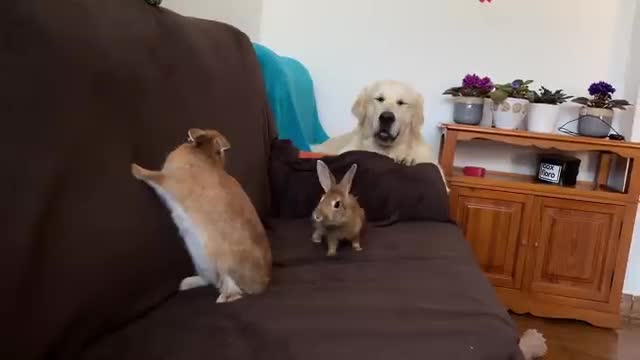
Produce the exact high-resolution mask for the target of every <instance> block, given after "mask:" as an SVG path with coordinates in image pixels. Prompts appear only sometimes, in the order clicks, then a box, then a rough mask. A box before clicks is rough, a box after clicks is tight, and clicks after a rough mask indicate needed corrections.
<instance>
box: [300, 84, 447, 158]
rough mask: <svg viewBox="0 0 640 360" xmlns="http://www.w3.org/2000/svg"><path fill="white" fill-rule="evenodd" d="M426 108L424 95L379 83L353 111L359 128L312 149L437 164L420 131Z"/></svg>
mask: <svg viewBox="0 0 640 360" xmlns="http://www.w3.org/2000/svg"><path fill="white" fill-rule="evenodd" d="M423 109H424V100H423V98H422V95H420V93H418V92H417V91H416V90H414V89H413V88H412V87H410V86H409V85H407V84H404V83H402V82H399V81H393V80H382V81H377V82H375V83H373V84H371V85H369V86H367V87H365V88H364V89H363V90H362V91H361V92H360V95H359V96H358V98H357V99H356V101H355V103H354V104H353V107H352V108H351V112H352V113H353V115H354V116H355V117H356V118H357V119H358V125H357V127H356V128H355V129H354V130H353V131H351V132H350V133H347V134H344V135H341V136H337V137H334V138H331V139H329V140H327V141H326V142H324V143H322V144H319V145H315V146H313V147H312V150H313V151H315V152H321V153H326V154H341V153H344V152H347V151H352V150H364V151H372V152H376V153H379V154H383V155H386V156H389V157H390V158H392V159H394V160H395V161H397V162H402V163H405V164H407V165H414V164H419V163H426V162H435V161H436V158H435V156H434V154H433V151H432V150H431V148H430V147H429V145H427V144H426V143H425V141H424V139H423V137H422V134H421V132H420V130H421V128H422V125H423V124H424V110H423Z"/></svg>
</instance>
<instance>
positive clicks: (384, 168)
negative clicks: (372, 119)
mask: <svg viewBox="0 0 640 360" xmlns="http://www.w3.org/2000/svg"><path fill="white" fill-rule="evenodd" d="M322 161H324V162H325V163H326V164H327V166H329V168H330V169H331V172H332V173H333V174H334V176H335V177H336V179H337V180H338V181H339V180H340V179H342V176H344V174H345V173H346V172H347V170H349V168H350V167H351V165H352V164H354V163H355V164H358V171H357V172H356V176H355V178H354V180H353V186H352V190H351V192H352V193H353V195H354V196H356V197H357V198H358V202H359V203H360V206H362V208H363V209H364V210H365V212H366V214H367V219H368V220H371V221H388V220H432V221H450V217H449V196H448V195H447V189H446V188H445V186H444V182H443V180H442V175H441V173H440V170H439V169H438V167H437V166H436V165H434V164H419V165H416V166H405V165H401V164H397V163H395V162H394V161H393V160H392V159H390V158H389V157H387V156H384V155H380V154H376V153H372V152H365V151H351V152H348V153H345V154H342V155H339V156H333V157H324V158H323V159H322ZM316 162H317V160H316V159H301V158H299V157H298V149H296V148H295V147H294V146H293V145H292V144H291V142H290V141H288V140H279V141H277V142H275V143H274V146H273V151H272V156H271V168H270V171H271V173H270V177H271V188H272V194H273V201H272V205H273V214H274V215H276V216H279V217H282V218H291V219H299V218H309V217H310V216H311V212H312V211H313V209H314V208H315V207H316V206H317V205H318V201H319V199H320V196H321V194H322V193H323V190H322V187H321V186H320V182H319V180H318V175H317V170H316Z"/></svg>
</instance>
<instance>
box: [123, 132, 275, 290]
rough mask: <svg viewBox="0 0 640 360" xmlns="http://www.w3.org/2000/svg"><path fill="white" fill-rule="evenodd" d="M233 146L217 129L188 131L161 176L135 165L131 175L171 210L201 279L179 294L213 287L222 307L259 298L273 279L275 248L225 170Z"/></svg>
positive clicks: (189, 282) (187, 283)
mask: <svg viewBox="0 0 640 360" xmlns="http://www.w3.org/2000/svg"><path fill="white" fill-rule="evenodd" d="M229 147H230V145H229V142H228V141H227V139H226V138H225V137H224V136H222V134H220V133H219V132H218V131H216V130H200V129H191V130H189V141H188V142H187V143H185V144H182V145H180V146H179V147H178V148H177V149H175V150H174V151H172V152H171V153H170V154H169V155H168V156H167V158H166V160H165V163H164V165H163V167H162V170H161V171H150V170H146V169H143V168H141V167H140V166H138V165H136V164H132V165H131V172H132V174H133V176H135V177H136V178H137V179H140V180H143V181H145V182H146V183H147V184H149V185H150V186H151V187H152V188H153V189H154V190H155V191H156V192H157V193H158V195H159V196H160V197H161V198H162V199H163V200H164V203H165V204H166V206H167V207H168V208H169V209H170V210H171V215H172V217H173V220H174V222H175V223H176V225H177V226H178V228H179V230H180V234H181V235H182V238H183V239H184V242H185V244H186V247H187V250H188V251H189V254H190V255H191V258H192V260H193V263H194V266H195V270H196V274H197V276H192V277H188V278H186V279H184V280H183V281H182V283H181V284H180V290H186V289H190V288H194V287H198V286H205V285H208V284H213V285H214V286H216V287H217V288H218V290H219V291H220V296H219V297H218V300H217V302H230V301H234V300H237V299H239V298H241V297H242V295H243V294H257V293H260V292H262V291H263V290H264V289H265V288H266V287H267V285H268V283H269V280H270V277H271V249H270V246H269V241H268V239H267V235H266V232H265V230H264V228H263V226H262V223H261V222H260V219H259V218H258V214H257V213H256V210H255V208H254V207H253V205H252V204H251V201H250V200H249V197H248V196H247V195H246V194H245V192H244V190H243V189H242V187H241V185H240V184H239V183H238V182H237V181H236V180H235V179H234V178H233V177H232V176H230V175H229V174H227V172H226V171H225V170H224V162H225V161H224V152H225V151H226V150H227V149H229Z"/></svg>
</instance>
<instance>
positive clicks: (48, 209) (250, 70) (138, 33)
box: [0, 0, 274, 359]
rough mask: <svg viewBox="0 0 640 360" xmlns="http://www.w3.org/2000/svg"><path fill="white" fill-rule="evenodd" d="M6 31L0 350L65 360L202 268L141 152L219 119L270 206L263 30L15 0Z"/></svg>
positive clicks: (147, 12)
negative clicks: (260, 47) (256, 37)
mask: <svg viewBox="0 0 640 360" xmlns="http://www.w3.org/2000/svg"><path fill="white" fill-rule="evenodd" d="M0 34H2V35H1V40H0V59H1V60H0V62H1V64H2V66H1V70H0V71H1V73H2V76H0V119H2V124H3V129H2V131H0V146H1V149H2V151H1V152H0V159H1V165H2V166H1V167H2V171H3V173H2V176H1V177H0V199H1V201H2V206H1V207H0V218H1V219H2V228H3V229H2V230H3V233H2V235H3V236H2V238H1V239H0V241H1V242H2V247H1V249H0V250H1V251H0V274H1V276H2V281H0V290H2V291H1V292H0V294H1V296H0V312H1V314H0V319H2V324H1V325H0V326H2V327H4V330H5V331H6V334H7V335H8V337H7V336H3V339H2V340H1V341H0V358H2V359H37V358H43V357H45V356H46V357H48V358H63V359H68V358H72V357H73V355H74V354H75V353H76V352H77V351H80V349H81V348H82V346H85V345H86V344H87V342H90V341H91V340H92V339H94V338H96V337H98V336H100V334H101V333H103V332H104V331H108V330H110V329H113V328H115V327H118V326H121V325H122V324H123V323H125V322H127V321H128V320H130V319H132V318H134V317H136V316H139V315H140V314H141V313H142V312H143V311H146V310H148V309H149V308H150V307H152V306H153V305H155V304H157V303H158V302H160V301H162V300H163V299H165V298H166V297H167V296H170V295H171V294H172V293H174V292H175V291H176V289H177V286H178V283H179V281H180V279H181V278H182V277H183V276H186V275H189V274H191V273H192V267H191V262H190V260H189V258H188V255H187V252H186V250H184V247H183V245H182V240H181V239H180V238H179V236H178V233H177V231H176V229H175V227H174V225H173V223H172V221H171V219H170V217H169V215H168V212H167V211H166V210H165V208H164V206H163V205H162V204H161V202H160V201H159V200H158V198H157V197H156V196H155V194H154V193H153V192H152V191H151V190H150V189H149V188H148V187H146V186H145V185H144V184H142V183H140V182H138V181H135V180H134V179H133V178H132V177H131V175H130V163H131V162H137V163H139V164H141V165H144V166H146V167H149V168H158V167H160V165H161V164H162V162H163V160H164V157H165V155H166V154H167V152H168V151H170V150H171V149H172V148H173V147H175V146H176V145H178V144H180V143H182V142H183V141H185V140H186V134H187V133H186V132H187V129H188V128H189V127H202V128H216V129H218V130H220V131H221V132H222V133H223V134H224V135H225V136H226V137H227V138H228V139H229V140H230V142H231V146H232V148H231V150H230V152H229V155H228V170H229V172H230V173H231V174H232V175H234V176H235V177H236V178H237V179H238V180H239V181H240V183H241V184H242V185H243V187H244V188H245V190H246V192H247V193H248V194H249V196H250V198H251V199H252V201H253V203H254V205H255V206H256V207H257V209H258V210H259V212H260V213H261V215H262V216H268V209H269V198H268V196H269V195H268V194H269V186H268V175H267V166H268V162H267V159H268V156H269V144H270V141H271V140H272V138H273V137H274V130H273V125H272V124H271V120H270V115H269V111H268V106H267V104H266V98H265V94H264V85H263V83H262V79H261V75H260V70H259V66H258V63H257V60H256V58H255V53H254V50H253V48H252V44H251V43H250V41H249V39H248V38H247V37H246V36H245V35H244V34H243V33H241V32H240V31H238V30H236V29H234V28H232V27H230V26H228V25H224V24H221V23H217V22H211V21H204V20H198V19H193V18H186V17H182V16H179V15H177V14H175V13H172V12H170V11H168V10H166V9H163V8H156V7H151V6H149V5H147V4H146V3H145V2H144V1H143V0H87V1H72V0H60V1H36V0H19V1H18V0H13V1H3V2H2V5H0ZM3 333H4V332H3Z"/></svg>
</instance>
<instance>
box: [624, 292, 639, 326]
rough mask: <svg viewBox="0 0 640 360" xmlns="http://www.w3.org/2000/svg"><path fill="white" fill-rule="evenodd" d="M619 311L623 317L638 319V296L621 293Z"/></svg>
mask: <svg viewBox="0 0 640 360" xmlns="http://www.w3.org/2000/svg"><path fill="white" fill-rule="evenodd" d="M620 313H621V314H622V316H623V317H625V318H628V319H634V320H640V296H633V295H631V294H622V303H621V304H620Z"/></svg>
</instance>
